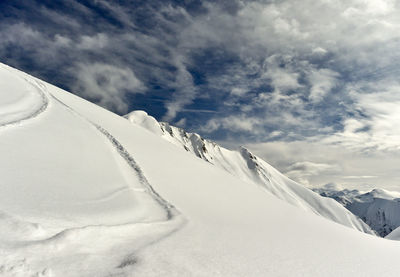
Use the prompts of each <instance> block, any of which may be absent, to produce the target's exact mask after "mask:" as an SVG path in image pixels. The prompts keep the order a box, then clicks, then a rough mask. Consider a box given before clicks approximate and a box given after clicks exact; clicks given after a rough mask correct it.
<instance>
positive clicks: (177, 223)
mask: <svg viewBox="0 0 400 277" xmlns="http://www.w3.org/2000/svg"><path fill="white" fill-rule="evenodd" d="M21 78H23V80H24V81H26V82H27V83H29V84H30V85H31V86H32V87H33V88H34V89H35V91H36V92H37V93H38V94H39V95H40V97H41V99H42V104H41V105H40V107H39V108H38V109H36V110H35V111H33V112H32V113H31V114H29V115H28V116H25V117H23V118H19V119H17V120H13V121H9V122H6V123H4V124H0V128H3V127H9V126H19V125H20V124H22V123H24V122H26V121H28V120H31V119H34V118H36V117H38V116H39V115H40V114H41V113H43V112H44V111H45V110H46V109H47V108H48V106H49V104H50V103H51V100H50V99H53V100H55V101H56V102H57V103H59V104H61V105H62V106H63V107H65V108H66V109H67V110H68V111H69V112H71V113H73V114H74V115H75V116H77V117H79V118H81V119H83V120H84V121H86V122H87V123H89V124H90V125H92V126H93V127H94V128H96V130H97V131H98V132H100V133H101V135H102V136H104V137H105V138H106V139H107V140H108V141H109V142H110V143H111V145H112V146H113V147H114V148H115V149H116V151H117V152H118V154H119V156H120V157H121V158H123V159H124V160H125V162H126V163H127V164H128V165H129V167H130V168H131V169H132V170H133V171H134V172H135V174H136V176H137V177H138V178H139V181H140V183H141V184H142V185H143V186H144V188H143V189H140V188H130V187H124V188H120V189H117V190H115V191H113V192H112V193H111V194H109V195H105V196H103V197H101V198H100V199H95V200H93V202H96V201H104V200H106V199H108V198H110V197H113V196H114V195H115V194H118V193H121V192H124V191H127V190H132V191H136V192H139V193H148V194H150V195H151V197H152V198H153V199H154V200H155V201H156V203H157V204H158V205H160V206H161V208H162V209H163V210H164V211H165V218H166V219H165V220H153V221H151V222H133V223H129V222H128V223H124V224H120V225H88V226H80V227H74V228H67V229H64V230H62V231H60V232H57V233H56V234H54V235H52V236H50V237H47V238H44V239H39V240H33V241H26V242H25V243H22V244H21V245H20V247H19V250H21V251H24V250H26V249H28V248H29V249H31V250H34V249H36V248H37V247H39V248H42V247H45V248H49V247H50V248H54V247H55V249H59V248H60V247H61V248H63V244H64V243H65V242H68V241H71V240H73V241H75V240H76V237H80V236H87V234H91V233H93V234H95V233H96V232H97V231H99V232H100V233H103V234H110V235H112V234H114V233H115V232H120V233H121V234H123V233H126V232H127V231H129V230H131V229H132V228H134V229H135V228H138V229H139V230H141V229H143V228H150V229H149V231H147V232H146V233H152V232H154V233H155V234H154V236H152V239H149V238H144V240H143V242H141V243H139V245H140V247H138V248H137V247H136V248H135V250H134V252H137V251H139V250H140V249H143V248H145V247H147V246H148V245H152V244H154V243H157V242H158V241H160V240H162V239H163V238H165V237H167V236H169V235H171V234H172V233H174V232H176V231H178V230H179V229H180V227H181V226H182V225H184V224H185V222H186V220H185V219H184V217H182V216H180V215H181V213H180V212H179V211H177V210H176V208H175V207H174V206H173V205H172V204H170V203H169V202H168V201H166V200H165V199H163V198H162V197H161V196H160V195H159V194H158V193H157V192H156V191H155V190H154V188H153V187H152V186H151V184H150V183H149V181H148V180H147V178H146V176H145V175H144V173H143V170H142V169H141V167H140V166H139V165H138V163H137V162H136V161H135V159H134V158H133V157H132V156H131V155H130V154H129V152H128V151H127V150H126V148H125V147H124V146H123V145H122V144H121V143H120V142H119V141H118V140H117V139H116V138H115V137H114V136H113V135H111V134H110V133H109V132H108V131H107V130H106V129H104V128H103V127H102V126H100V125H98V124H96V123H94V122H92V121H91V120H89V119H88V118H86V117H84V116H82V115H81V114H79V113H78V112H76V111H75V110H74V109H72V108H71V107H70V106H68V105H67V104H65V103H64V102H62V101H61V100H59V99H58V98H57V97H55V96H54V95H53V94H52V93H50V92H49V91H48V90H47V87H46V85H45V84H43V83H41V81H39V80H36V79H35V78H29V77H25V76H22V77H21ZM168 222H171V223H172V224H168V225H167V226H165V224H167V223H168ZM160 224H161V225H160ZM158 225H160V227H158V228H157V226H158ZM159 228H161V229H160V231H151V230H157V229H159ZM96 230H97V231H96ZM162 230H164V231H162ZM128 233H130V232H128ZM136 239H138V240H140V237H139V238H136ZM94 241H96V239H95V238H94ZM17 252H19V251H17ZM3 254H4V253H3ZM10 254H11V253H10ZM14 254H16V253H14ZM22 255H23V256H24V254H22ZM13 256H14V255H13V254H12V255H11V256H9V257H8V258H7V255H6V257H5V260H3V262H2V263H0V275H2V276H3V274H5V275H6V276H8V275H10V276H14V275H15V274H17V275H16V276H20V275H19V274H26V275H25V276H52V275H53V274H52V271H51V269H50V268H43V269H40V270H39V271H38V269H34V267H31V265H30V263H29V261H28V260H29V259H26V258H23V259H20V260H18V259H17V260H15V258H16V257H15V256H14V257H15V258H14V257H13ZM17 256H18V255H17ZM136 261H137V258H136V257H135V255H134V254H133V253H130V254H128V255H126V256H125V257H123V258H122V259H121V262H120V263H119V265H118V266H117V269H123V268H125V267H128V266H133V265H134V264H135V263H136ZM21 276H22V275H21Z"/></svg>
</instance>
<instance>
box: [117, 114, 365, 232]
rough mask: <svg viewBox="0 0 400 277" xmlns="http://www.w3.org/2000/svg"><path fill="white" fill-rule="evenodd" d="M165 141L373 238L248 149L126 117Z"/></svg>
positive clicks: (336, 206) (359, 224) (329, 202)
mask: <svg viewBox="0 0 400 277" xmlns="http://www.w3.org/2000/svg"><path fill="white" fill-rule="evenodd" d="M125 117H126V118H127V119H128V120H129V121H130V122H132V123H135V124H138V125H140V126H142V127H144V128H145V129H147V130H149V131H150V132H152V133H154V134H156V135H158V136H161V137H162V138H164V139H165V140H167V141H169V142H171V143H172V144H175V145H177V146H178V147H180V148H183V149H185V150H186V151H187V152H189V153H192V154H194V155H195V156H197V157H199V158H201V159H203V160H205V161H207V162H209V163H211V164H213V165H215V166H217V167H219V168H221V169H223V170H225V171H227V172H229V173H231V174H232V175H234V176H236V177H238V178H240V179H241V180H243V181H246V182H249V183H253V184H258V185H260V186H262V187H263V188H264V189H266V190H267V191H268V192H270V193H272V194H274V195H275V196H277V197H278V198H280V199H282V200H284V201H286V202H288V203H290V204H293V205H295V206H297V207H300V208H302V209H303V210H306V211H311V212H313V213H315V214H317V215H321V216H323V217H326V218H328V219H330V220H333V221H335V222H337V223H340V224H343V225H345V226H348V227H351V228H354V229H357V230H360V231H362V232H365V233H370V234H373V232H372V230H371V229H370V228H369V227H368V226H367V225H366V224H365V223H364V222H362V220H360V219H359V218H357V217H356V216H354V215H353V214H352V213H350V212H349V211H348V210H346V209H345V208H344V207H343V206H342V205H340V204H338V203H337V202H335V201H333V200H332V199H328V198H324V197H321V196H319V195H318V194H317V193H315V192H313V191H311V190H309V189H308V188H306V187H304V186H302V185H300V184H298V183H296V182H294V181H292V180H290V179H289V178H287V177H286V176H284V175H283V174H281V173H280V172H278V171H277V170H276V169H275V168H273V167H272V166H271V165H269V164H268V163H266V162H265V161H263V160H262V159H261V158H259V157H257V156H255V155H253V154H252V153H250V151H248V150H247V149H246V148H244V147H241V148H240V149H239V151H231V150H228V149H226V148H223V147H221V146H219V145H218V144H216V143H215V142H213V141H209V140H206V139H204V138H202V137H201V136H200V135H198V134H196V133H188V132H186V131H185V130H183V129H181V128H177V127H174V126H171V125H169V124H168V123H165V122H158V121H157V120H156V119H155V118H154V117H152V116H149V115H148V114H147V113H146V112H145V111H133V112H131V113H129V114H128V115H126V116H125Z"/></svg>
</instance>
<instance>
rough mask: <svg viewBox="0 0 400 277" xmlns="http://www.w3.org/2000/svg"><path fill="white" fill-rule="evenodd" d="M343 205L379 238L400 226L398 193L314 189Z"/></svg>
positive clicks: (380, 190)
mask: <svg viewBox="0 0 400 277" xmlns="http://www.w3.org/2000/svg"><path fill="white" fill-rule="evenodd" d="M315 191H316V192H318V193H320V194H321V195H322V196H325V197H330V198H333V199H335V200H336V201H338V202H339V203H341V204H342V205H344V206H345V207H346V208H347V209H349V210H350V211H351V212H352V213H354V214H355V215H357V216H359V217H360V218H361V219H362V220H364V221H365V222H366V223H367V224H368V225H369V226H370V227H371V228H372V229H373V230H375V231H376V232H377V233H378V234H379V235H380V236H382V237H385V236H387V235H388V234H390V233H391V232H392V231H393V230H394V229H396V228H397V227H399V226H400V193H399V192H394V191H387V190H383V189H374V190H372V191H369V192H361V191H359V190H347V189H345V190H339V191H338V190H334V189H331V188H326V187H325V188H319V189H315Z"/></svg>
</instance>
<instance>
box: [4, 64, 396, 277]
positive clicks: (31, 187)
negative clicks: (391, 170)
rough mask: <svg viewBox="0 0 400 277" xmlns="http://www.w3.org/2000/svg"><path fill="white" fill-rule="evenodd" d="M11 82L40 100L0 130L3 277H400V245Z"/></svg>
mask: <svg viewBox="0 0 400 277" xmlns="http://www.w3.org/2000/svg"><path fill="white" fill-rule="evenodd" d="M9 74H12V75H13V76H15V78H17V79H18V80H19V81H20V82H21V83H20V85H18V86H17V85H16V86H14V87H13V89H12V90H18V91H19V93H20V95H21V98H20V99H23V98H24V97H25V96H26V97H29V96H27V95H26V93H28V92H27V91H33V90H38V91H37V93H40V94H42V95H43V96H44V97H45V98H42V99H46V100H45V101H41V100H34V101H32V102H33V104H32V106H31V105H29V106H28V107H26V108H28V109H29V110H30V111H29V113H26V112H25V111H26V109H19V110H20V111H21V112H20V113H18V114H16V115H12V116H11V115H9V116H8V118H9V120H7V121H5V122H6V123H5V124H4V122H3V126H2V127H1V128H0V147H1V149H0V151H1V152H0V153H1V155H0V162H1V166H0V171H1V176H2V178H1V181H0V189H1V193H0V197H1V201H0V210H1V214H0V233H1V235H0V275H1V276H398V272H400V265H399V263H398V258H397V257H398V256H399V255H400V243H398V242H396V241H390V240H384V239H382V238H378V237H376V236H371V235H368V234H364V233H362V232H358V231H356V230H354V229H351V228H347V227H345V226H342V225H340V224H336V223H334V222H332V221H329V220H326V219H324V218H322V217H320V216H316V215H314V214H312V213H309V212H306V211H303V210H302V209H299V208H297V207H295V206H293V205H290V204H288V203H287V202H285V201H282V200H280V199H278V198H277V197H275V196H274V195H272V194H270V193H268V192H267V191H265V189H263V188H262V187H261V186H251V185H249V184H248V183H247V182H244V181H242V180H240V179H239V178H237V177H235V176H233V175H232V174H229V173H227V172H226V171H224V170H221V169H220V168H218V167H216V166H214V165H212V164H210V163H206V162H204V161H202V160H200V159H198V158H196V157H193V156H192V155H189V154H188V153H186V152H185V151H179V150H177V148H176V147H175V146H174V145H172V144H171V143H169V142H167V141H165V140H164V139H162V138H160V137H159V136H156V135H154V134H152V133H151V132H148V131H146V130H144V129H143V128H142V127H139V126H136V125H133V124H131V123H130V122H128V121H127V120H126V119H124V118H121V117H119V116H117V115H115V114H112V113H110V112H108V111H106V110H104V109H102V108H100V107H98V106H95V105H93V104H91V103H89V102H87V101H84V100H82V99H80V98H78V97H76V96H73V95H71V94H69V93H67V92H65V91H63V90H61V89H58V88H56V87H54V86H52V85H50V84H47V83H45V82H42V81H39V80H37V79H35V78H33V77H30V76H28V75H26V74H23V73H21V72H18V71H16V70H13V69H11V68H9V67H6V66H4V65H0V79H2V82H1V83H2V84H4V83H7V80H9V76H7V75H9ZM10 86H11V85H10ZM10 86H2V87H0V98H7V97H9V95H10V94H12V93H14V92H16V91H12V90H8V91H7V89H9V88H10ZM32 86H34V87H32ZM26 88H28V90H25V89H26ZM21 90H25V91H26V93H23V92H22V91H21ZM39 91H40V92H39ZM40 97H42V96H40ZM36 99H39V97H38V98H36ZM21 101H23V100H21ZM1 103H2V104H1V105H2V106H1V107H0V110H2V111H3V108H4V110H5V109H8V106H7V105H8V103H13V105H14V104H15V106H16V107H17V106H19V107H22V106H23V105H25V104H22V102H21V104H18V100H13V99H6V100H4V101H3V102H1ZM44 103H47V105H46V104H44ZM38 107H40V108H39V109H38ZM38 111H40V112H38ZM16 119H18V120H19V121H18V120H16ZM172 205H173V206H172Z"/></svg>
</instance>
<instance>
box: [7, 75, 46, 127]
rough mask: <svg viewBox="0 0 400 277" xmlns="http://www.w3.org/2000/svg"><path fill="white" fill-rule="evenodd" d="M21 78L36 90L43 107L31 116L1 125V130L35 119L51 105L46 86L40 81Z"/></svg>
mask: <svg viewBox="0 0 400 277" xmlns="http://www.w3.org/2000/svg"><path fill="white" fill-rule="evenodd" d="M21 78H22V79H24V81H26V82H27V83H29V84H30V85H31V86H32V87H33V88H34V89H35V91H36V92H37V93H38V94H39V96H40V98H41V99H42V105H41V106H40V107H39V108H38V109H37V110H35V111H33V112H32V113H31V114H29V115H27V116H25V117H22V118H19V119H16V120H12V121H9V122H6V123H3V124H0V128H4V127H9V126H18V125H20V124H22V123H24V122H26V121H28V120H31V119H34V118H36V117H37V116H39V115H40V114H41V113H42V112H44V111H45V110H46V109H47V107H48V105H49V99H48V97H47V96H46V93H45V85H44V84H42V83H41V82H40V81H38V80H35V79H34V80H30V79H29V78H24V77H21Z"/></svg>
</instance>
